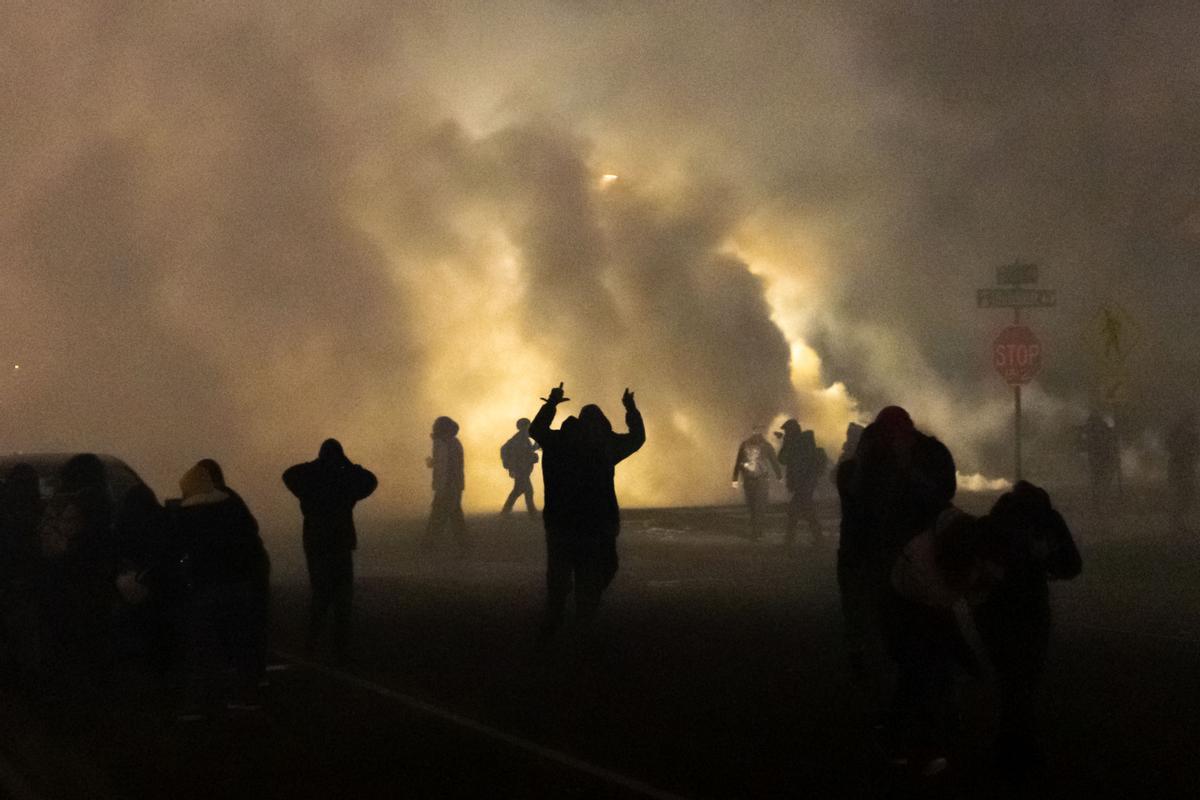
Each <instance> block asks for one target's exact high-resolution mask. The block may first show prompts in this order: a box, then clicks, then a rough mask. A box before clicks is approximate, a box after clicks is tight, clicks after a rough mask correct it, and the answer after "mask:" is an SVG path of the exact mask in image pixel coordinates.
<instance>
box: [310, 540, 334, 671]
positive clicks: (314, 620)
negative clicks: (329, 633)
mask: <svg viewBox="0 0 1200 800" xmlns="http://www.w3.org/2000/svg"><path fill="white" fill-rule="evenodd" d="M305 557H306V559H307V562H308V581H309V586H310V587H311V591H312V594H311V595H310V598H309V605H308V638H307V640H306V641H305V645H304V649H305V652H307V653H308V654H310V655H311V654H312V653H313V652H315V651H316V648H317V641H318V639H320V636H321V627H322V626H323V625H324V623H325V615H326V613H328V611H329V602H330V593H329V577H328V574H329V566H328V563H327V560H328V556H327V555H326V554H325V553H321V552H317V551H315V550H314V551H311V552H310V551H308V550H306V551H305Z"/></svg>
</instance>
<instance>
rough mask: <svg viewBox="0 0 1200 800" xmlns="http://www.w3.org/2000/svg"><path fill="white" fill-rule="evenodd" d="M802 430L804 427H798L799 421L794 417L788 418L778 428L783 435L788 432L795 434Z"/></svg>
mask: <svg viewBox="0 0 1200 800" xmlns="http://www.w3.org/2000/svg"><path fill="white" fill-rule="evenodd" d="M802 430H804V429H803V428H801V427H800V421H799V420H796V419H789V420H788V421H787V422H785V423H783V427H782V428H781V429H780V431H781V433H783V435H784V436H787V435H788V434H791V435H793V436H795V435H796V434H798V433H800V432H801V431H802Z"/></svg>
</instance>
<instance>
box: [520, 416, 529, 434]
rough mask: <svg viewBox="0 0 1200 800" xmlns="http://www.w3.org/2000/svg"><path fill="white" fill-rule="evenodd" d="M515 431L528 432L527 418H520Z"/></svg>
mask: <svg viewBox="0 0 1200 800" xmlns="http://www.w3.org/2000/svg"><path fill="white" fill-rule="evenodd" d="M517 430H519V431H520V432H521V433H524V432H525V431H527V430H529V419H528V418H527V417H521V418H520V419H519V420H517Z"/></svg>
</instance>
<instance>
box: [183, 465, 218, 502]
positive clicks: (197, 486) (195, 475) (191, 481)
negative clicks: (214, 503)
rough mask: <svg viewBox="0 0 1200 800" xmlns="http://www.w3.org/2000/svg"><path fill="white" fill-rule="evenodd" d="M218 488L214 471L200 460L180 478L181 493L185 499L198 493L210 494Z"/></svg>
mask: <svg viewBox="0 0 1200 800" xmlns="http://www.w3.org/2000/svg"><path fill="white" fill-rule="evenodd" d="M216 490H217V482H216V480H214V479H213V474H212V472H210V471H209V469H208V467H207V466H205V464H204V462H203V461H199V462H197V463H196V464H194V465H193V466H192V468H191V469H189V470H188V471H187V472H185V473H183V477H182V478H180V479H179V493H180V495H181V496H182V497H183V499H184V500H187V499H188V498H191V497H195V496H197V495H203V494H208V493H210V492H214V491H216Z"/></svg>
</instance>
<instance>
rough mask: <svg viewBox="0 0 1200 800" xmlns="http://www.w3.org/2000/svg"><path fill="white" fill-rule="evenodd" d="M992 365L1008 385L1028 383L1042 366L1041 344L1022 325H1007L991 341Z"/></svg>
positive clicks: (1031, 332)
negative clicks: (994, 339)
mask: <svg viewBox="0 0 1200 800" xmlns="http://www.w3.org/2000/svg"><path fill="white" fill-rule="evenodd" d="M992 366H994V367H995V368H996V372H999V373H1000V377H1001V378H1004V380H1005V382H1006V383H1008V385H1009V386H1020V385H1021V384H1024V383H1029V381H1030V380H1032V379H1033V376H1034V375H1036V374H1037V372H1038V370H1039V369H1040V368H1041V366H1042V344H1041V342H1039V341H1038V338H1037V337H1036V336H1034V335H1033V331H1031V330H1029V328H1026V327H1025V326H1024V325H1009V326H1008V327H1007V328H1005V329H1004V330H1002V331H1000V335H999V336H997V337H996V341H994V342H992Z"/></svg>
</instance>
